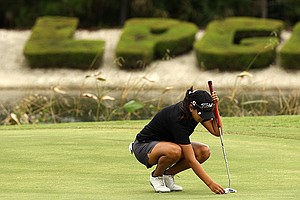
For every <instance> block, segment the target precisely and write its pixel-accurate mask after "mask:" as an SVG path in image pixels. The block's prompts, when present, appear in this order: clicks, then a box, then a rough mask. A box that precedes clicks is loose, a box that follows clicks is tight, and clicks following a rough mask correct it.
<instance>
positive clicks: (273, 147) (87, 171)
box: [0, 116, 300, 200]
mask: <svg viewBox="0 0 300 200" xmlns="http://www.w3.org/2000/svg"><path fill="white" fill-rule="evenodd" d="M222 120H223V126H224V127H223V132H224V142H225V148H226V152H227V157H228V161H229V168H230V172H231V187H232V188H234V189H236V190H238V192H237V193H236V194H227V195H215V194H214V193H212V192H211V191H210V190H209V189H208V188H207V187H206V186H205V185H204V184H203V182H202V181H200V180H199V178H197V177H196V175H195V174H194V173H193V171H192V170H187V171H184V172H182V173H180V174H179V175H178V176H176V177H175V179H176V182H177V184H178V185H181V186H183V188H184V191H183V192H172V193H168V194H158V193H154V192H153V189H152V187H151V186H150V184H149V174H150V172H151V171H152V170H153V168H152V169H146V168H145V167H144V166H143V165H141V164H139V163H138V161H136V159H135V158H134V156H132V155H130V154H129V152H128V144H129V142H131V141H133V140H134V138H135V135H136V134H137V133H138V132H139V131H140V129H141V128H143V126H144V125H145V124H146V123H147V122H148V121H116V122H97V123H69V124H53V125H50V124H49V125H48V124H47V125H26V126H25V125H24V126H0V199H1V200H2V199H9V200H12V199H30V200H31V199H124V200H127V199H130V200H133V199H138V200H141V199H145V200H146V199H156V200H157V199H170V200H171V199H172V200H175V199H181V200H182V199H205V200H206V199H243V200H244V199H246V200H247V199H255V200H257V199H300V195H299V193H300V190H299V184H300V116H277V117H243V118H237V117H235V118H227V117H226V118H223V119H222ZM191 139H192V140H193V141H201V142H203V143H206V144H208V145H209V146H210V148H211V157H210V158H209V160H208V161H207V162H206V163H204V164H203V167H204V169H205V170H206V171H207V172H208V174H209V175H210V176H211V177H212V178H213V179H214V180H215V181H216V182H218V183H220V184H221V185H222V186H223V187H227V184H228V183H227V174H226V168H225V164H224V159H223V155H222V150H221V145H220V140H219V138H217V137H214V136H212V135H210V134H209V133H208V132H207V131H206V130H204V128H203V127H201V125H199V126H198V127H197V128H196V130H195V133H194V134H193V135H192V137H191Z"/></svg>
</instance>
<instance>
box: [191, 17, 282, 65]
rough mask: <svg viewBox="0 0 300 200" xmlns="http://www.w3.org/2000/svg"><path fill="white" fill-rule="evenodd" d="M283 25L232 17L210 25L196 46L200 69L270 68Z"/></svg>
mask: <svg viewBox="0 0 300 200" xmlns="http://www.w3.org/2000/svg"><path fill="white" fill-rule="evenodd" d="M282 29H283V22H282V21H278V20H272V19H258V18H247V17H233V18H227V19H225V20H216V21H213V22H211V23H210V24H209V25H208V27H207V29H206V31H205V34H204V36H203V38H201V39H200V40H199V41H197V42H195V45H194V49H195V52H196V56H197V60H198V64H199V67H202V68H205V69H220V70H229V71H230V70H248V69H249V68H263V67H266V66H269V65H270V64H271V63H272V62H273V61H274V60H275V57H276V46H277V45H278V43H279V36H280V32H281V30H282Z"/></svg>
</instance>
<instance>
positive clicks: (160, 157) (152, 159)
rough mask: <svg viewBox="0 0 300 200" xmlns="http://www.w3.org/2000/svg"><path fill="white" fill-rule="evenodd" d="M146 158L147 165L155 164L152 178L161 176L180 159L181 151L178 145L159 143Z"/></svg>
mask: <svg viewBox="0 0 300 200" xmlns="http://www.w3.org/2000/svg"><path fill="white" fill-rule="evenodd" d="M148 158H149V160H148V163H149V164H151V165H155V164H157V166H156V169H155V171H154V174H153V176H162V175H163V173H164V172H165V171H166V169H167V168H169V167H170V166H172V165H173V164H174V163H176V162H178V161H179V160H180V159H181V158H182V150H181V147H180V146H179V145H178V144H175V143H172V142H159V143H158V144H157V145H156V146H155V147H154V148H153V149H152V151H151V153H149V154H148Z"/></svg>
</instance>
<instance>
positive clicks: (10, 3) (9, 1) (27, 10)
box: [0, 0, 300, 28]
mask: <svg viewBox="0 0 300 200" xmlns="http://www.w3.org/2000/svg"><path fill="white" fill-rule="evenodd" d="M263 2H266V3H267V4H266V5H263ZM263 12H266V13H267V17H269V18H274V19H281V20H283V21H285V23H286V24H288V25H289V26H292V25H294V24H295V23H297V22H298V20H299V17H300V2H299V1H295V0H284V1H282V0H272V1H261V0H243V1H240V0H226V1H224V0H201V1H199V0H178V1H169V0H130V1H129V0H109V1H108V0H39V1H32V0H22V1H19V0H18V1H17V0H1V1H0V27H4V28H30V27H32V26H33V24H34V22H35V20H36V19H37V18H38V17H40V16H47V15H48V16H57V15H60V16H69V17H77V18H79V19H80V24H79V27H80V28H95V27H108V26H109V27H112V26H114V27H116V26H123V23H124V21H125V20H126V19H129V18H134V17H171V18H175V19H179V20H184V21H189V22H193V23H195V24H197V25H198V26H200V27H205V26H206V25H207V24H208V23H209V22H210V21H212V20H215V19H221V18H226V17H231V16H250V17H263V14H262V13H263Z"/></svg>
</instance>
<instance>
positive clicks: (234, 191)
mask: <svg viewBox="0 0 300 200" xmlns="http://www.w3.org/2000/svg"><path fill="white" fill-rule="evenodd" d="M236 192H237V191H236V190H235V189H232V188H225V194H228V193H236Z"/></svg>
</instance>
